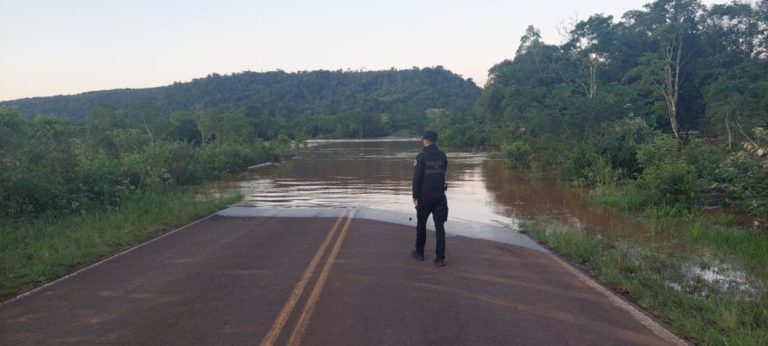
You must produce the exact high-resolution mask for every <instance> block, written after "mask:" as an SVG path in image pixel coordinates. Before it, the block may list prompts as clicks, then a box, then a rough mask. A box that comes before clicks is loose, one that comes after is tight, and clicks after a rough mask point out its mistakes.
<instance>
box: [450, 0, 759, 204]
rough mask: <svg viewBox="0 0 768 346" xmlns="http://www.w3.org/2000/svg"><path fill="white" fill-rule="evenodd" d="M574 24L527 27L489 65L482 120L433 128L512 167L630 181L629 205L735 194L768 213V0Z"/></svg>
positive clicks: (602, 182)
mask: <svg viewBox="0 0 768 346" xmlns="http://www.w3.org/2000/svg"><path fill="white" fill-rule="evenodd" d="M563 32H564V34H565V35H564V38H563V42H564V43H563V44H560V45H553V44H547V43H545V42H543V41H542V39H541V35H540V32H539V31H538V30H537V29H536V28H534V27H529V28H528V29H527V31H526V33H525V35H524V36H523V37H522V39H521V43H520V46H519V48H518V49H517V53H516V55H515V57H514V59H512V60H506V61H503V62H501V63H499V64H497V65H495V66H494V67H493V68H491V70H490V73H489V81H488V83H487V85H486V87H485V89H484V91H483V94H482V96H481V98H480V100H479V101H478V107H477V109H476V112H475V116H474V117H473V118H466V117H465V118H458V117H454V118H449V117H448V118H443V119H440V121H438V122H437V123H436V124H435V126H436V127H438V128H440V129H442V132H444V133H446V139H447V140H450V141H451V144H453V145H458V146H490V147H495V148H500V149H502V150H503V152H504V154H505V155H506V157H507V159H508V160H509V161H510V163H511V164H512V165H518V166H525V167H531V166H532V167H533V168H536V169H538V168H539V167H542V166H554V167H556V168H557V170H558V176H559V177H560V178H561V179H563V180H565V181H568V182H571V183H572V184H575V185H580V186H607V185H610V186H614V185H616V184H618V185H621V186H624V187H626V188H627V189H626V190H624V189H611V191H614V192H620V193H621V194H622V195H625V196H630V195H633V196H634V197H635V198H632V199H631V201H628V200H626V199H625V200H623V201H622V203H623V204H622V205H621V206H622V207H625V208H627V209H634V208H644V207H654V208H655V207H657V206H658V205H660V204H664V205H672V206H675V208H677V209H685V210H688V209H689V207H691V206H695V205H698V206H702V205H712V204H715V205H717V204H721V203H724V204H730V205H736V206H739V207H742V208H744V209H746V210H748V211H750V212H752V213H754V214H755V215H760V216H763V217H766V216H768V161H767V160H768V136H766V132H765V129H766V126H768V1H766V0H762V1H760V2H758V3H757V4H754V5H752V4H747V3H738V2H734V3H731V4H718V5H712V6H711V7H706V6H704V5H702V4H701V3H700V2H699V1H697V0H658V1H655V2H653V3H650V4H647V5H645V6H644V7H643V9H641V10H632V11H628V12H626V13H625V14H624V15H623V16H622V18H620V19H618V20H617V19H615V18H613V17H612V16H605V15H600V14H598V15H594V16H591V17H589V18H588V19H586V20H583V21H579V22H576V23H573V24H572V25H571V27H569V28H567V29H566V30H564V31H563ZM625 185H626V186H625ZM707 197H711V198H707ZM680 206H683V207H684V208H679V207H680Z"/></svg>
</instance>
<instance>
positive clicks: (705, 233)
mask: <svg viewBox="0 0 768 346" xmlns="http://www.w3.org/2000/svg"><path fill="white" fill-rule="evenodd" d="M522 227H523V229H524V230H525V231H526V232H527V233H529V234H531V235H532V236H533V237H535V238H537V239H539V240H540V241H542V242H544V243H546V244H549V245H550V246H551V247H552V248H553V249H555V251H557V252H559V253H561V254H562V255H564V256H566V257H567V258H569V259H570V260H572V261H573V262H576V263H578V264H580V265H582V266H583V267H584V268H586V269H587V270H588V271H589V272H590V273H591V274H592V275H594V276H595V277H596V278H598V279H599V280H601V281H603V282H605V283H607V284H609V285H610V286H612V287H614V288H615V289H616V290H617V291H619V292H621V293H624V294H626V295H628V296H629V297H631V298H632V299H633V300H635V301H637V302H638V304H640V305H641V306H644V307H645V308H647V309H649V310H651V311H653V312H655V313H656V314H657V315H659V316H660V317H661V318H662V319H663V320H665V321H666V322H667V323H668V324H669V325H670V327H671V328H672V329H673V330H674V331H675V332H677V333H678V334H680V335H684V336H687V337H688V338H689V339H690V340H691V341H693V342H695V343H700V344H706V345H766V344H768V294H767V293H766V290H765V284H766V283H768V282H766V280H765V277H764V276H763V277H762V278H763V279H762V288H763V290H762V292H761V293H759V294H758V295H757V296H755V297H752V298H749V299H744V298H739V297H735V296H734V295H733V294H731V293H729V292H722V291H719V290H717V289H715V288H713V287H706V285H707V283H706V281H705V280H695V279H694V280H688V279H686V270H685V268H684V264H685V263H689V262H690V261H692V260H697V257H698V254H697V252H695V251H691V252H688V251H679V250H675V249H672V248H669V247H668V246H665V245H663V244H662V245H658V246H656V245H649V246H645V247H643V246H641V245H638V244H636V243H633V242H623V241H621V240H618V239H610V240H609V239H603V238H599V237H596V236H593V235H589V234H586V233H583V232H581V231H579V230H577V229H575V228H573V227H570V226H567V225H563V224H561V223H557V222H554V221H551V220H539V221H532V222H526V223H523V225H522ZM693 229H699V230H701V231H700V232H699V233H696V232H693V231H691V232H689V233H688V234H687V236H689V237H690V239H691V241H696V242H700V243H702V244H712V246H714V247H716V248H717V247H724V248H725V249H726V250H725V252H727V253H730V252H738V251H745V252H750V253H749V254H745V255H744V256H743V257H742V259H750V260H751V259H757V258H762V256H766V253H762V254H760V255H758V254H753V253H751V252H752V251H760V250H761V249H763V247H762V246H765V243H766V242H765V239H762V242H759V243H761V244H762V245H759V246H758V247H757V248H754V249H753V248H751V247H749V245H747V244H748V243H749V242H750V241H752V240H755V238H752V236H749V235H745V233H740V235H736V236H734V235H730V234H729V233H731V231H729V230H728V229H725V228H723V229H718V228H709V227H705V226H703V225H700V226H694V227H693ZM740 237H745V238H744V239H741V238H740ZM763 238H765V237H763ZM731 242H733V244H734V245H729V244H730V243H731ZM735 244H738V245H735ZM746 262H748V263H749V260H747V261H746ZM765 263H768V262H762V266H761V267H764V266H765ZM755 269H756V270H757V271H761V270H762V272H763V273H764V270H765V268H762V269H759V268H755ZM673 284H676V285H677V288H676V287H675V285H673Z"/></svg>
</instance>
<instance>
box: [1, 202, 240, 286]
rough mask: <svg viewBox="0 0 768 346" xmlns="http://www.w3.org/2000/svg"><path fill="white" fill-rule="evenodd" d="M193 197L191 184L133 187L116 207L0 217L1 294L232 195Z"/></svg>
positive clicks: (214, 207)
mask: <svg viewBox="0 0 768 346" xmlns="http://www.w3.org/2000/svg"><path fill="white" fill-rule="evenodd" d="M237 198H238V197H237V196H234V195H233V196H227V197H223V198H214V199H208V200H199V199H196V198H195V189H193V188H179V187H163V188H156V189H152V190H149V189H145V190H139V191H135V192H134V193H131V194H129V195H127V197H126V198H125V199H124V200H122V201H121V202H120V203H119V204H118V205H117V206H116V207H114V208H109V209H98V210H91V211H86V212H84V213H83V214H81V215H61V214H54V213H49V214H45V215H41V216H39V217H35V218H34V219H31V218H30V219H23V220H19V221H8V220H6V221H2V222H0V273H1V274H0V300H2V299H3V298H6V297H8V296H10V295H13V294H16V293H18V292H20V291H23V290H26V289H29V288H31V287H33V286H36V285H39V284H40V283H43V282H46V281H49V280H51V279H53V278H56V277H59V276H62V275H64V274H66V273H67V272H69V271H71V270H73V269H74V268H77V267H79V266H82V265H85V264H88V263H92V262H94V261H96V260H97V259H99V258H102V257H104V256H107V255H109V254H112V253H115V252H117V251H119V250H121V249H124V248H126V247H129V246H131V245H134V244H136V243H138V242H141V241H143V240H146V239H149V238H152V237H155V236H157V235H159V234H161V233H163V232H164V231H167V230H169V229H171V228H174V227H177V226H180V225H183V224H185V223H187V222H189V221H190V220H194V219H197V218H200V217H202V216H204V215H208V214H210V213H212V212H214V211H216V210H218V209H221V208H222V207H224V206H226V205H228V204H231V203H233V202H235V201H236V200H237Z"/></svg>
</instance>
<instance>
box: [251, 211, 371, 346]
mask: <svg viewBox="0 0 768 346" xmlns="http://www.w3.org/2000/svg"><path fill="white" fill-rule="evenodd" d="M348 211H349V210H345V211H344V213H342V214H341V216H339V218H338V219H336V223H334V224H333V227H332V228H331V231H330V232H328V234H327V235H326V236H325V239H323V242H322V244H320V247H319V248H318V249H317V252H316V253H315V255H314V256H313V257H312V260H311V261H310V262H309V266H307V269H306V270H304V273H303V274H302V275H301V278H300V279H299V282H298V283H296V287H294V288H293V291H292V292H291V295H290V296H289V297H288V301H287V302H286V303H285V305H283V309H282V310H280V313H279V314H277V318H276V319H275V322H274V323H272V327H271V328H269V331H268V332H267V335H266V336H264V339H262V340H261V346H271V345H274V344H275V342H277V339H278V338H279V337H280V334H281V332H282V331H283V328H284V327H285V324H286V323H287V322H288V318H290V316H291V313H292V312H293V310H294V308H295V307H296V304H297V303H298V302H299V299H300V298H301V296H302V294H303V293H304V289H306V287H307V285H308V284H309V281H310V279H311V278H312V275H313V274H314V273H315V269H317V265H318V264H319V263H320V260H321V258H322V257H323V254H324V253H325V250H326V249H327V248H328V245H329V244H330V243H331V240H332V239H333V237H334V235H335V234H336V231H337V230H338V228H339V225H341V221H342V220H343V219H344V215H346V214H347V212H348ZM356 211H357V210H352V212H351V213H350V214H349V216H348V217H347V222H346V223H345V224H344V227H343V228H342V230H341V234H340V235H339V237H338V238H337V239H336V243H335V244H334V245H333V249H332V250H331V254H330V255H329V256H328V259H327V260H326V261H325V265H324V266H323V270H322V271H321V272H320V276H319V277H318V279H317V283H315V287H314V289H312V293H311V294H310V296H309V299H307V303H306V304H305V305H304V310H302V312H301V315H300V317H299V321H298V322H297V323H296V326H294V328H293V331H292V332H291V336H290V339H289V341H288V344H289V345H298V344H299V343H301V339H302V337H303V336H304V331H305V330H306V328H307V326H308V325H309V321H310V319H311V318H312V314H313V313H314V311H315V306H316V305H317V301H318V299H319V298H320V293H321V292H322V291H323V286H325V282H326V281H327V280H328V274H329V273H330V271H331V267H333V263H334V262H335V260H336V256H338V254H339V250H340V249H341V244H342V243H343V242H344V237H346V235H347V232H348V231H349V227H350V225H351V224H352V219H353V218H354V217H355V212H356Z"/></svg>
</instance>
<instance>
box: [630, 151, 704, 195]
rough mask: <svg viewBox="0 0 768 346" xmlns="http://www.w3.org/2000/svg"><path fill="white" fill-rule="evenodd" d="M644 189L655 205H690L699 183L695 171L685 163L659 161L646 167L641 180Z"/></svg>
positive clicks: (679, 161) (698, 188)
mask: <svg viewBox="0 0 768 346" xmlns="http://www.w3.org/2000/svg"><path fill="white" fill-rule="evenodd" d="M640 181H641V186H642V187H644V188H645V190H646V191H647V193H648V194H650V197H651V199H652V200H653V201H656V203H657V204H658V203H662V204H664V203H681V204H685V205H692V204H693V202H694V201H695V197H696V193H697V192H698V191H699V190H700V189H701V182H700V180H699V179H698V177H697V176H696V170H695V169H694V168H693V166H691V165H690V164H688V163H687V162H685V161H682V160H677V161H661V162H659V163H656V164H654V165H652V166H649V167H646V168H645V170H644V171H643V175H642V178H641V180H640Z"/></svg>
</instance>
